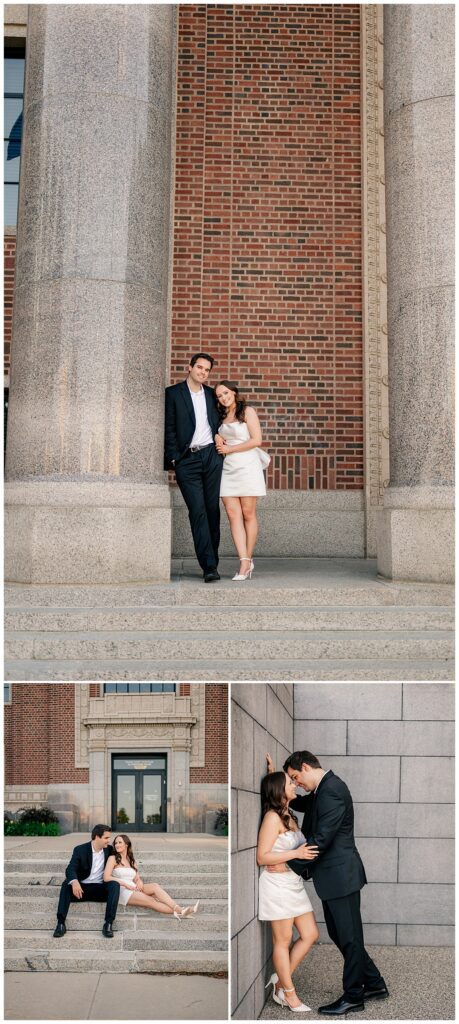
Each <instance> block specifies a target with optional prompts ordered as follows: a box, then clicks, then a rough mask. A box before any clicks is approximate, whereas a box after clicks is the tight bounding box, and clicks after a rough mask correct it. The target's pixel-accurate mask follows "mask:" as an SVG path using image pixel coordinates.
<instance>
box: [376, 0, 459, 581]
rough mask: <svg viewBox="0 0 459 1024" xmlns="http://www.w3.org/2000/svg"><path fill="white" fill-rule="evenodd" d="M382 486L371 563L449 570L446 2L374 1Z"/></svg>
mask: <svg viewBox="0 0 459 1024" xmlns="http://www.w3.org/2000/svg"><path fill="white" fill-rule="evenodd" d="M384 50H385V58H384V90H385V163H386V208H387V273H388V335H389V395H390V397H389V402H390V485H389V487H388V489H387V491H386V493H385V499H384V511H382V513H381V519H380V524H379V536H378V568H379V571H380V572H381V573H383V575H385V576H388V577H392V578H394V579H407V580H427V581H448V580H450V579H451V578H452V572H453V525H454V519H453V489H452V488H453V458H454V418H453V404H452V387H453V366H454V327H453V324H454V300H453V280H454V256H453V246H454V205H453V203H454V199H453V197H454V169H453V152H454V150H453V146H454V136H453V126H454V106H453V90H454V7H453V6H452V5H443V4H438V5H433V4H427V5H421V4H406V5H402V4H386V5H385V6H384Z"/></svg>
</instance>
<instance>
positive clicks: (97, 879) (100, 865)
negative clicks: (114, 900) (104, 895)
mask: <svg viewBox="0 0 459 1024" xmlns="http://www.w3.org/2000/svg"><path fill="white" fill-rule="evenodd" d="M91 846H92V843H91ZM104 867H105V863H104V851H103V850H99V852H97V851H96V850H95V849H94V847H93V846H92V868H91V874H90V875H88V877H87V878H83V882H88V883H89V882H90V883H91V884H92V885H97V884H100V883H101V882H103V880H104Z"/></svg>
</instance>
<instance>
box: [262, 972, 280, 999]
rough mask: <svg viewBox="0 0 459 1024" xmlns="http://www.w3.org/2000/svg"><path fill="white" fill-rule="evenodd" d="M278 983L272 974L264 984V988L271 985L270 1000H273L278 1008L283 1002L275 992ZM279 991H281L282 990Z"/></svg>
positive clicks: (275, 975) (277, 978)
mask: <svg viewBox="0 0 459 1024" xmlns="http://www.w3.org/2000/svg"><path fill="white" fill-rule="evenodd" d="M278 981H279V977H278V975H277V974H272V975H271V977H270V978H269V980H268V981H267V982H266V985H265V988H268V985H272V987H273V990H272V993H271V995H272V998H273V999H274V1002H275V1003H277V1004H278V1006H283V1005H284V1002H283V1000H282V999H279V996H278V993H277V992H276V982H278ZM280 991H282V989H281V990H280Z"/></svg>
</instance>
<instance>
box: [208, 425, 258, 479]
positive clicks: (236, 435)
mask: <svg viewBox="0 0 459 1024" xmlns="http://www.w3.org/2000/svg"><path fill="white" fill-rule="evenodd" d="M218 432H219V434H221V436H222V437H223V438H224V439H225V441H226V443H227V444H228V445H232V444H243V442H244V441H250V431H249V428H248V426H247V423H240V422H239V420H236V421H235V422H234V423H222V424H221V426H220V428H219V431H218ZM265 494H266V484H265V478H264V475H263V467H262V464H261V458H260V454H259V449H258V448H250V449H249V451H248V452H236V453H235V454H234V455H225V458H224V459H223V473H222V482H221V487H220V497H221V498H257V497H263V496H264V495H265Z"/></svg>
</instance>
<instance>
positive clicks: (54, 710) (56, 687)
mask: <svg viewBox="0 0 459 1024" xmlns="http://www.w3.org/2000/svg"><path fill="white" fill-rule="evenodd" d="M179 685H180V686H181V693H182V695H183V696H185V693H184V690H185V689H188V691H189V687H190V684H189V683H183V684H179ZM75 686H78V683H14V684H13V685H12V687H11V693H12V702H11V704H7V705H5V708H4V711H5V781H6V783H7V785H48V783H52V782H55V783H60V782H88V780H89V772H88V770H87V769H84V768H75V767H74V759H75V740H74V732H75V711H74V706H75V705H74V701H75V695H74V687H75ZM91 689H93V690H94V689H95V691H96V692H93V693H92V694H91V696H98V693H99V684H98V683H91ZM205 749H206V766H205V768H193V769H191V775H190V781H191V782H226V781H227V779H228V687H227V685H226V684H225V683H221V684H217V683H208V684H206V747H205Z"/></svg>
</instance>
